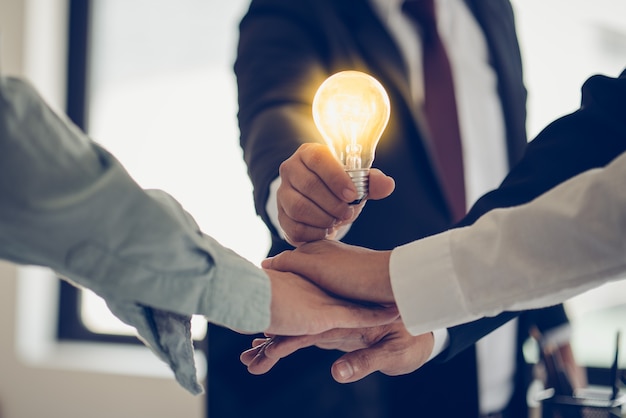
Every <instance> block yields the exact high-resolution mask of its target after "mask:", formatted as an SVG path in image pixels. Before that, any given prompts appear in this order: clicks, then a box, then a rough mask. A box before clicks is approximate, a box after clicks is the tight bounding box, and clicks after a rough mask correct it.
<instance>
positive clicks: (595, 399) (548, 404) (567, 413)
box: [534, 331, 626, 418]
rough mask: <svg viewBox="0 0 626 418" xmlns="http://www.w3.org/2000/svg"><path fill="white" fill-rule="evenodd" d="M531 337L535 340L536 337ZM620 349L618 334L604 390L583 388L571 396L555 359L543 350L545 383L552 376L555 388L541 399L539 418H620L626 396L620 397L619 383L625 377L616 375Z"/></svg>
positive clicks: (568, 385)
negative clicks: (545, 372) (540, 416)
mask: <svg viewBox="0 0 626 418" xmlns="http://www.w3.org/2000/svg"><path fill="white" fill-rule="evenodd" d="M534 336H535V338H537V335H534ZM619 348H620V333H619V331H618V333H617V338H616V342H615V357H614V359H613V364H612V366H611V380H610V382H609V385H608V386H607V387H605V388H597V389H592V388H585V389H581V390H577V391H575V392H574V391H573V390H571V389H572V387H571V385H570V384H569V382H568V381H567V380H563V378H562V376H561V374H562V372H563V370H561V369H559V365H558V358H555V356H554V355H552V352H551V351H550V350H549V349H546V348H544V347H543V346H542V350H541V354H542V357H543V360H544V362H546V370H547V373H548V381H550V376H551V378H552V379H553V381H554V382H555V384H554V386H555V387H553V388H550V389H548V390H546V391H544V392H543V393H542V394H541V395H540V399H539V401H540V402H541V409H542V418H621V417H622V406H623V405H624V404H626V394H622V395H620V394H619V384H620V380H621V381H624V376H623V375H621V373H620V372H619ZM565 377H566V376H565Z"/></svg>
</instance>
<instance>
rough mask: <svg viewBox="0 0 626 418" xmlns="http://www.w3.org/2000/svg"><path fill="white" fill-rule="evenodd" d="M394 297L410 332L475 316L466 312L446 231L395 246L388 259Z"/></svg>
mask: <svg viewBox="0 0 626 418" xmlns="http://www.w3.org/2000/svg"><path fill="white" fill-rule="evenodd" d="M389 274H390V277H391V286H392V289H393V294H394V298H395V300H396V304H397V306H398V309H399V310H400V315H401V316H402V320H403V321H404V325H405V326H406V328H407V329H408V331H409V332H410V333H411V334H413V335H419V334H423V333H425V332H429V331H432V330H435V329H439V328H447V327H449V326H452V325H457V324H459V323H463V322H469V321H472V320H474V319H477V316H476V315H472V314H470V313H469V312H468V310H467V308H466V306H465V303H464V299H463V293H462V291H461V288H460V287H459V284H458V277H457V275H456V273H455V270H454V266H453V264H452V258H451V254H450V232H444V233H442V234H438V235H434V236H432V237H428V238H424V239H421V240H418V241H414V242H411V243H409V244H406V245H403V246H400V247H397V248H395V249H394V250H393V251H392V253H391V259H390V261H389Z"/></svg>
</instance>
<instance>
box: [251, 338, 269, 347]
mask: <svg viewBox="0 0 626 418" xmlns="http://www.w3.org/2000/svg"><path fill="white" fill-rule="evenodd" d="M269 340H270V339H269V338H255V339H254V340H252V347H258V346H260V345H261V344H264V343H266V342H268V341H269Z"/></svg>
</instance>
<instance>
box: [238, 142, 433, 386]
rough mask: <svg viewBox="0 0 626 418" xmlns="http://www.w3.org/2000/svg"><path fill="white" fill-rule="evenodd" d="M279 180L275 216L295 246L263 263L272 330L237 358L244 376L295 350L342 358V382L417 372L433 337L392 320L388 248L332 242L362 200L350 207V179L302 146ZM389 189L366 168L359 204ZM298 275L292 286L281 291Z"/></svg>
mask: <svg viewBox="0 0 626 418" xmlns="http://www.w3.org/2000/svg"><path fill="white" fill-rule="evenodd" d="M280 176H281V185H280V187H279V189H278V192H277V203H278V220H279V223H280V226H281V228H282V230H283V232H284V234H285V236H286V238H287V240H288V241H289V242H290V243H291V244H293V245H294V246H296V247H297V248H296V249H295V250H293V251H286V252H284V253H282V254H279V255H278V256H276V257H274V258H270V259H267V260H265V261H264V262H263V268H264V269H266V272H267V273H268V274H269V275H270V278H271V280H272V295H273V296H272V298H273V299H272V325H271V326H270V328H269V329H268V330H267V332H266V335H267V336H268V338H265V339H256V340H254V341H253V343H252V346H253V347H252V348H251V349H250V350H248V351H246V352H244V353H242V355H241V361H242V362H243V363H244V364H245V365H246V366H247V367H248V370H249V371H250V373H253V374H262V373H266V372H268V371H269V370H270V369H271V368H272V367H273V366H274V365H275V364H276V363H277V362H278V361H279V360H280V359H281V358H283V357H285V356H287V355H289V354H292V353H293V352H295V351H297V350H299V349H301V348H304V347H309V346H317V347H319V348H322V349H337V350H341V351H345V352H347V353H348V354H345V355H343V356H342V357H340V358H339V359H338V360H337V361H336V362H335V363H334V364H333V365H332V369H331V372H332V375H333V377H334V378H335V380H337V381H338V382H341V383H348V382H354V381H356V380H359V379H362V378H363V377H365V376H367V375H368V374H370V373H372V372H375V371H381V372H383V373H385V374H388V375H399V374H405V373H410V372H412V371H414V370H416V369H418V368H419V367H421V366H422V365H423V364H424V363H425V362H426V361H427V359H428V358H429V356H430V353H431V352H432V349H433V336H432V334H431V333H427V334H423V335H419V336H413V335H411V334H409V333H408V331H407V330H406V329H405V328H404V325H403V324H402V322H401V321H400V319H399V317H398V316H397V310H396V308H395V300H394V296H393V291H392V288H391V283H390V278H389V257H390V255H391V251H374V250H369V249H365V248H361V247H355V246H350V245H346V244H343V243H340V242H338V241H333V240H332V238H335V236H336V234H337V232H338V231H339V230H340V229H341V228H343V227H348V226H349V225H350V224H351V223H352V222H354V221H355V220H356V218H357V217H358V215H359V214H360V212H361V210H362V209H363V206H364V205H365V202H366V201H365V200H364V201H363V202H361V203H359V204H358V205H350V202H352V201H353V200H354V199H355V198H356V195H357V193H356V188H355V187H354V185H353V184H352V181H351V179H350V177H349V176H348V175H347V174H346V173H345V172H344V170H343V168H342V167H341V165H340V164H339V163H337V161H336V160H335V158H334V157H333V155H332V154H331V152H330V151H329V150H328V148H327V147H325V146H323V145H319V144H305V145H303V146H301V147H300V148H299V149H298V150H297V151H296V153H294V155H293V156H291V157H290V158H289V159H288V160H286V161H285V162H284V163H283V164H282V165H281V167H280ZM393 189H394V182H393V179H391V178H390V177H387V176H386V175H385V174H383V173H382V172H381V171H379V170H376V169H372V170H371V171H370V181H369V195H368V197H367V199H382V198H385V197H387V196H388V195H389V194H391V192H392V191H393ZM293 273H295V274H296V275H298V276H294V275H293ZM281 274H283V275H285V276H282V277H281V276H280V275H281ZM300 276H301V277H305V278H306V279H308V280H303V279H302V278H301V277H300ZM294 277H295V278H294ZM296 279H297V280H300V281H299V282H298V284H297V287H295V288H294V287H293V286H287V285H288V284H289V281H291V282H292V284H293V280H296ZM288 287H289V288H288ZM281 288H284V289H281ZM283 290H284V291H283ZM287 294H291V296H290V298H289V299H285V297H286V296H285V295H287ZM287 301H290V302H291V303H287ZM279 304H282V306H280V308H278V307H277V306H278V305H279ZM275 305H277V306H275ZM394 315H395V316H394ZM283 318H285V319H286V322H283ZM307 318H308V320H307ZM286 335H291V337H290V336H286ZM293 335H297V336H293Z"/></svg>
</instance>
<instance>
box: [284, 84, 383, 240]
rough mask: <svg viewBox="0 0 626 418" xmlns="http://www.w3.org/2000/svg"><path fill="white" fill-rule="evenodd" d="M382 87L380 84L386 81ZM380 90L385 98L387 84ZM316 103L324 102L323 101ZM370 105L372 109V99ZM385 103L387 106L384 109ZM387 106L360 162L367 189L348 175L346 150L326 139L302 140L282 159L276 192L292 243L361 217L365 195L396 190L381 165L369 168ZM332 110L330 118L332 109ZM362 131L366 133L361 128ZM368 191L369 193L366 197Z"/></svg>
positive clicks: (374, 196)
mask: <svg viewBox="0 0 626 418" xmlns="http://www.w3.org/2000/svg"><path fill="white" fill-rule="evenodd" d="M354 73H356V72H354ZM339 74H341V73H339ZM357 74H363V73H357ZM332 77H334V76H331V78H332ZM367 77H369V76H367ZM372 80H373V79H372ZM374 81H375V80H374ZM376 83H377V82H376ZM326 86H328V87H332V84H326ZM378 86H380V84H378ZM380 89H381V90H382V86H380ZM356 93H357V95H361V96H362V95H363V92H358V91H357V92H356ZM378 93H379V94H381V95H382V96H384V97H385V98H386V94H384V90H382V93H380V91H378ZM320 98H321V96H320ZM379 99H382V101H383V105H384V104H385V102H388V99H387V100H386V101H385V99H384V98H382V97H381V96H379ZM316 103H317V104H320V103H321V102H316ZM379 106H380V105H379ZM387 106H388V104H387ZM369 109H370V111H371V110H372V106H371V105H370V107H369ZM385 109H387V110H386V111H385ZM388 109H389V108H388V107H386V108H384V109H383V110H382V116H383V123H382V124H380V123H379V124H378V125H375V126H376V127H377V128H378V129H379V130H380V132H378V133H377V134H376V135H377V136H367V137H366V138H367V139H373V142H371V141H370V143H369V144H368V146H367V147H365V148H366V150H368V153H367V154H366V155H365V157H363V154H362V155H361V161H360V162H361V167H367V168H366V169H365V181H366V183H365V185H366V186H368V189H365V193H364V192H363V190H361V191H357V186H356V185H355V184H354V182H353V180H352V177H351V176H350V175H346V171H347V170H346V166H345V164H344V163H343V162H341V161H340V160H339V158H338V156H340V155H342V153H341V152H337V151H335V150H334V149H331V147H329V146H327V145H325V144H321V143H306V144H303V145H302V146H300V148H299V149H298V150H297V151H296V152H295V153H294V154H293V155H292V156H291V157H290V158H288V159H287V160H285V161H284V162H283V163H282V165H281V167H280V178H281V183H280V187H279V188H278V190H277V194H276V199H277V207H278V222H279V224H280V227H281V229H282V231H283V232H284V234H285V238H286V239H287V241H288V242H290V243H291V244H292V245H294V246H298V245H300V244H302V243H304V242H310V241H316V240H319V239H323V238H330V239H332V238H335V235H336V234H337V232H338V231H339V230H340V229H341V228H343V227H344V226H345V225H347V224H350V223H352V222H353V221H354V220H355V219H356V218H357V217H358V215H359V213H360V211H361V209H362V207H363V205H364V204H365V201H366V199H367V200H378V199H383V198H385V197H387V196H389V195H390V194H391V193H392V192H393V189H394V187H395V184H394V181H393V179H392V178H391V177H388V176H386V175H385V174H384V173H382V172H381V171H380V170H378V169H375V168H371V169H370V168H369V167H371V164H372V161H373V158H374V149H373V148H374V147H375V146H376V144H377V143H378V140H379V138H380V134H381V133H382V131H383V130H384V128H385V126H386V123H387V118H388V117H389V113H388V112H389V111H388ZM328 116H330V117H331V118H332V114H328ZM378 116H380V115H378ZM336 119H337V118H336V117H335V120H336ZM371 122H373V119H372V120H366V121H365V123H371ZM353 126H354V124H353ZM359 132H361V133H363V129H361V130H359ZM352 161H353V162H357V161H358V159H357V158H353V159H352ZM364 162H365V164H364ZM359 170H361V169H359ZM360 172H362V170H361V171H360ZM367 172H369V175H367ZM365 194H366V199H364V197H365ZM359 200H360V201H361V203H360V204H358V205H354V204H353V205H350V203H353V202H355V201H359Z"/></svg>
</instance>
